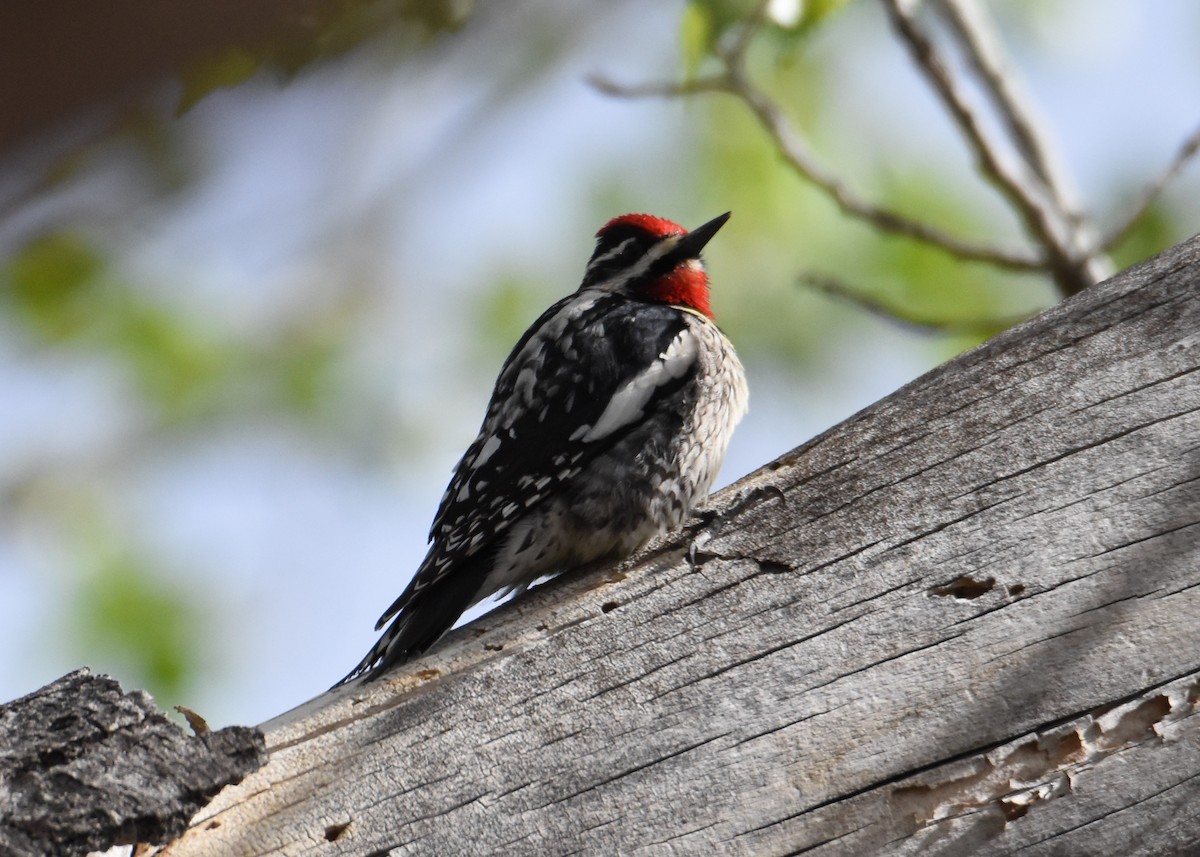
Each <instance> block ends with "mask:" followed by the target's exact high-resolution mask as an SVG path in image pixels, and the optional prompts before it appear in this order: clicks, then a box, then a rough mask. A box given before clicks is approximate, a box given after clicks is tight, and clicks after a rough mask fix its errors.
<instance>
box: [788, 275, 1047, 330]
mask: <svg viewBox="0 0 1200 857" xmlns="http://www.w3.org/2000/svg"><path fill="white" fill-rule="evenodd" d="M797 282H798V283H799V284H800V285H801V286H805V287H807V288H810V289H813V290H814V291H817V292H820V293H821V294H823V295H828V296H830V297H832V298H836V299H837V300H841V301H845V302H847V303H849V304H852V305H853V306H856V307H858V308H859V309H862V310H865V311H867V312H868V313H870V314H871V315H873V316H876V317H877V318H881V319H883V320H884V321H889V322H892V323H893V324H898V325H900V326H902V327H906V328H910V329H913V330H917V331H919V332H921V333H956V334H968V335H972V336H987V335H990V334H992V333H995V332H996V331H998V330H1007V329H1008V328H1010V327H1012V326H1014V325H1016V324H1020V323H1021V322H1022V321H1025V319H1027V318H1029V315H1030V314H1029V313H1024V314H1021V315H1014V316H1007V317H998V318H976V319H937V318H931V317H929V316H922V315H919V314H917V313H914V312H911V311H909V310H906V309H902V308H900V307H898V306H893V305H891V304H888V303H885V302H884V301H881V300H879V299H878V298H875V297H872V296H870V295H868V294H867V293H866V292H865V291H864V290H862V289H859V288H855V287H853V286H851V285H849V284H848V283H846V282H845V281H844V280H842V279H840V278H838V277H835V276H832V275H830V274H819V273H816V272H814V271H805V272H803V273H801V274H800V275H799V276H798V277H797Z"/></svg>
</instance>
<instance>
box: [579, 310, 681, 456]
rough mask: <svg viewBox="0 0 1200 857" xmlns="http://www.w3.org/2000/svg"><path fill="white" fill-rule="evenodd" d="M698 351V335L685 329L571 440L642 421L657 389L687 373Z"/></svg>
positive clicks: (606, 433) (594, 436) (588, 440)
mask: <svg viewBox="0 0 1200 857" xmlns="http://www.w3.org/2000/svg"><path fill="white" fill-rule="evenodd" d="M697 351H698V349H697V345H696V338H695V337H694V336H693V335H692V332H691V331H690V330H688V329H687V328H684V329H683V330H681V331H680V332H679V335H678V336H676V337H675V338H674V339H672V340H671V344H670V345H668V346H667V349H666V350H665V351H664V352H663V353H662V354H660V355H659V357H658V359H657V360H655V361H654V362H653V363H651V364H650V365H649V366H647V367H646V368H645V369H643V370H642V371H641V372H639V373H638V374H636V375H634V376H633V377H632V378H630V379H629V380H628V381H626V382H625V383H624V384H622V385H621V386H620V387H618V388H617V391H616V392H615V393H613V397H612V398H611V399H609V400H608V404H607V405H606V406H605V407H604V412H603V413H601V414H600V419H598V420H596V424H595V425H594V426H590V427H589V426H580V427H579V428H578V429H576V431H575V432H574V434H572V435H571V440H578V439H579V438H582V439H583V440H584V442H585V443H591V442H592V441H596V440H600V439H601V438H605V437H608V436H609V435H610V434H612V433H613V432H615V431H616V430H617V429H619V428H622V427H624V426H627V425H629V424H630V423H633V422H635V421H637V420H640V419H641V418H642V415H643V409H644V408H645V407H646V403H647V402H648V401H650V397H651V396H652V395H654V391H655V390H657V389H658V388H659V387H661V386H663V385H664V384H667V383H670V382H671V381H676V380H678V379H680V378H682V377H683V376H684V375H686V374H687V373H688V371H690V370H691V368H692V366H693V365H695V363H696V355H697Z"/></svg>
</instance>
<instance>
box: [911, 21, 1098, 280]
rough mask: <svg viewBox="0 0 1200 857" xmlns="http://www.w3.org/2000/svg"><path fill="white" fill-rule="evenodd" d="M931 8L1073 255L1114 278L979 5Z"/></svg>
mask: <svg viewBox="0 0 1200 857" xmlns="http://www.w3.org/2000/svg"><path fill="white" fill-rule="evenodd" d="M933 9H935V10H936V11H938V12H939V13H941V17H942V19H943V20H944V21H945V22H946V25H947V29H948V30H949V32H950V35H951V36H953V37H954V38H955V40H956V41H957V42H958V45H959V48H960V49H961V50H962V52H963V56H964V58H965V59H966V62H967V63H968V65H969V66H970V67H971V68H972V69H973V70H974V72H975V74H976V76H977V77H978V78H979V80H980V81H981V82H982V83H983V89H984V92H985V93H987V95H988V96H989V97H990V98H991V101H992V104H993V106H994V107H995V109H996V114H997V115H998V116H999V118H1000V121H1001V122H1003V123H1004V126H1005V127H1006V128H1007V130H1008V133H1009V135H1010V136H1011V137H1012V140H1013V143H1014V145H1015V146H1016V148H1017V151H1018V152H1019V153H1020V155H1021V157H1022V158H1023V159H1024V161H1025V163H1026V164H1027V165H1028V166H1029V168H1030V169H1031V170H1032V171H1033V173H1034V174H1035V175H1036V176H1037V178H1038V179H1039V180H1040V181H1041V183H1042V185H1043V187H1044V188H1045V191H1046V193H1047V194H1048V195H1049V202H1050V203H1051V204H1052V205H1053V206H1054V207H1055V208H1057V210H1058V213H1059V215H1060V216H1061V217H1062V220H1063V224H1064V225H1065V227H1066V230H1067V236H1066V237H1067V238H1068V239H1069V240H1070V242H1071V249H1072V255H1074V256H1076V257H1077V258H1082V259H1084V260H1085V261H1086V263H1087V264H1088V265H1089V267H1091V268H1092V271H1091V272H1090V274H1091V276H1092V277H1093V278H1094V279H1096V280H1100V279H1104V278H1105V277H1108V276H1110V275H1111V274H1112V273H1113V269H1112V263H1111V262H1110V261H1109V260H1108V259H1107V258H1106V257H1105V256H1104V253H1103V250H1101V249H1100V248H1099V247H1098V239H1097V232H1096V229H1095V227H1094V226H1093V225H1092V223H1091V222H1090V221H1089V220H1088V219H1087V218H1086V217H1085V216H1084V214H1083V212H1082V209H1081V206H1080V204H1079V202H1078V199H1077V198H1076V194H1075V191H1074V188H1073V187H1072V185H1071V182H1070V181H1069V179H1068V178H1067V176H1066V173H1065V171H1064V170H1063V168H1062V163H1061V161H1060V160H1059V158H1057V157H1056V156H1055V154H1054V152H1053V150H1052V147H1051V145H1050V143H1049V141H1048V139H1047V136H1046V134H1045V133H1044V131H1043V130H1042V129H1043V128H1044V125H1043V123H1042V122H1041V121H1040V120H1039V119H1038V116H1037V111H1036V109H1035V107H1034V105H1033V103H1032V101H1031V100H1030V99H1029V98H1028V96H1027V95H1026V94H1025V93H1024V92H1023V91H1022V88H1021V85H1020V81H1019V79H1018V77H1017V74H1016V72H1015V71H1014V69H1013V67H1012V64H1011V63H1009V62H1008V59H1007V57H1006V56H1005V52H1004V49H1003V46H1002V45H1001V43H1000V39H999V37H998V36H997V34H996V29H995V26H994V25H993V24H992V21H991V18H990V17H989V16H988V14H987V12H986V11H985V9H984V8H983V7H982V6H981V5H980V3H979V2H978V0H939V2H937V3H936V4H934V5H933Z"/></svg>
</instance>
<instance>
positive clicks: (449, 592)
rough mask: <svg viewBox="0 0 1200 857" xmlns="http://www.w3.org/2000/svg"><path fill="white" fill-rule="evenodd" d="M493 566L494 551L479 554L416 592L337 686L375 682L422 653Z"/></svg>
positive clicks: (470, 598)
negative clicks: (357, 682)
mask: <svg viewBox="0 0 1200 857" xmlns="http://www.w3.org/2000/svg"><path fill="white" fill-rule="evenodd" d="M491 566H492V558H491V551H480V552H479V553H476V554H474V555H473V556H471V557H470V558H469V559H468V560H467V561H466V562H464V563H462V564H461V565H459V566H458V567H456V568H454V569H453V570H452V571H451V572H450V573H449V574H447V575H445V576H444V577H443V578H442V579H441V580H439V581H436V582H435V583H432V584H430V585H429V586H427V587H425V588H424V589H422V590H421V591H420V592H418V593H415V595H414V597H413V598H411V599H410V600H408V601H407V603H406V604H405V606H404V609H403V610H401V611H400V613H399V614H398V615H397V616H396V617H395V618H394V619H392V622H391V624H390V625H388V628H387V630H386V631H384V632H383V636H381V637H380V638H379V640H378V641H377V642H376V643H375V645H374V646H372V647H371V651H369V652H367V655H366V657H364V658H363V659H362V660H361V661H359V662H358V666H356V667H355V668H354V669H352V670H351V671H350V672H349V674H347V675H346V677H345V678H343V679H342V680H341V681H339V682H338V683H337V684H335V685H334V687H340V686H341V685H343V684H346V683H347V682H350V681H353V680H354V679H357V678H364V680H365V681H374V680H375V679H377V678H379V677H380V676H381V675H383V674H384V673H385V672H386V671H387V670H388V669H389V668H391V667H393V666H396V665H397V664H402V663H405V662H407V661H409V660H412V659H413V658H415V657H417V656H418V655H421V654H423V653H424V652H425V651H426V650H427V649H429V647H430V646H432V645H433V644H434V643H436V642H437V641H438V640H439V639H440V638H441V636H442V635H443V634H445V633H446V632H447V631H449V630H450V628H451V627H453V626H454V623H455V622H456V621H458V617H459V616H461V615H462V614H463V611H465V610H466V609H467V607H468V606H469V605H470V604H471V603H472V602H473V601H474V600H475V597H476V596H477V595H478V594H479V588H480V587H481V586H482V585H483V581H484V579H485V578H486V577H487V572H488V571H489V570H490V569H491Z"/></svg>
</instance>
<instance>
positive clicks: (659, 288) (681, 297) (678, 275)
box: [646, 260, 713, 318]
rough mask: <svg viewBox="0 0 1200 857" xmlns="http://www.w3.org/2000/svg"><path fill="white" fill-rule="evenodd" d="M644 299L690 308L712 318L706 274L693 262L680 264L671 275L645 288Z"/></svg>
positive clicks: (660, 278) (697, 263) (666, 275)
mask: <svg viewBox="0 0 1200 857" xmlns="http://www.w3.org/2000/svg"><path fill="white" fill-rule="evenodd" d="M646 297H648V298H649V299H650V300H653V301H661V302H662V303H665V304H672V305H674V306H685V307H690V308H692V309H694V310H696V311H697V312H702V313H704V314H705V315H706V316H708V317H709V318H712V317H713V314H712V307H711V306H710V305H709V302H708V274H706V273H704V269H703V268H702V267H700V263H699V262H697V261H695V260H692V261H689V262H680V263H679V264H678V265H676V266H675V270H673V271H672V272H671V273H669V274H665V275H663V276H661V277H659V278H658V279H657V280H655V281H654V282H653V283H651V284H650V285H649V286H648V287H647V288H646Z"/></svg>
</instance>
